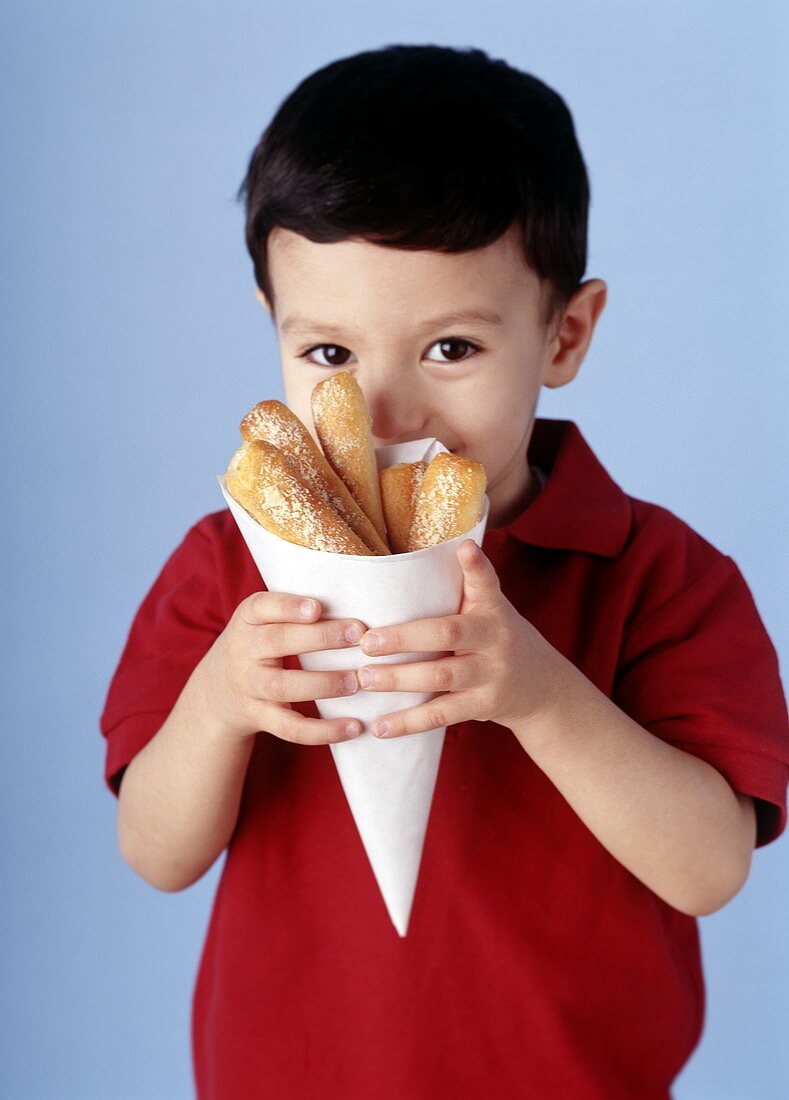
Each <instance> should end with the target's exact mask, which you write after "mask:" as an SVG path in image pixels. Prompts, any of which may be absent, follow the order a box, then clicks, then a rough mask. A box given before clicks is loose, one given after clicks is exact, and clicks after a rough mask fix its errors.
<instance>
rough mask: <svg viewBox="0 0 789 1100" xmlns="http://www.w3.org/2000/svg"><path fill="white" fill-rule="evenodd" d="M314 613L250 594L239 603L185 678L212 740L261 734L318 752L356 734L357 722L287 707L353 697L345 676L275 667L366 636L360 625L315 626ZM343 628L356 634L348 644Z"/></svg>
mask: <svg viewBox="0 0 789 1100" xmlns="http://www.w3.org/2000/svg"><path fill="white" fill-rule="evenodd" d="M303 607H306V609H305V610H303ZM321 610H322V608H321V605H320V602H319V601H318V600H314V599H308V600H305V598H304V597H303V596H293V595H287V594H285V593H281V592H256V593H254V595H252V596H248V597H247V598H246V599H245V600H242V601H241V603H240V604H239V605H238V607H237V608H236V610H235V611H234V612H233V616H232V618H231V619H230V621H229V622H228V624H227V626H226V627H225V629H224V630H223V631H222V633H221V634H220V635H219V637H218V638H217V639H216V641H215V642H214V644H213V645H212V646H211V648H210V649H209V651H208V652H207V653H206V655H205V657H203V659H202V661H201V662H200V663H199V664H198V666H197V668H196V669H195V671H194V673H193V678H194V683H193V685H192V689H193V691H195V692H196V693H197V702H198V705H199V706H200V707H201V708H202V709H203V711H204V712H208V714H210V715H211V716H212V717H213V720H214V723H215V725H216V728H217V730H218V731H219V735H220V736H222V737H231V738H241V739H244V738H247V737H250V736H253V735H254V734H255V733H257V732H258V731H259V730H266V731H268V732H269V733H273V734H274V736H275V737H281V738H282V739H283V740H284V741H295V742H297V743H298V744H302V745H326V744H329V743H331V742H336V741H347V740H349V739H350V738H351V737H355V736H356V735H357V734H359V733H360V732H361V728H362V727H361V723H360V722H359V721H358V719H352V720H351V719H343V718H333V719H324V718H306V717H305V716H304V715H303V714H300V713H299V712H298V711H295V710H293V709H292V707H291V705H290V704H291V703H295V702H305V701H308V700H315V699H333V698H337V697H339V696H342V695H353V694H354V693H355V692H356V691H358V690H359V687H358V683H357V681H356V674H355V672H353V671H352V670H351V671H348V670H345V671H342V670H338V671H331V672H311V671H306V670H302V669H285V668H284V667H283V664H284V658H285V657H286V656H288V655H289V654H294V653H312V652H315V651H317V650H321V649H347V648H349V647H350V646H353V645H358V644H359V638H360V637H361V636H362V634H363V633H364V631H365V630H366V629H367V628H366V626H365V624H364V623H362V622H360V621H359V620H358V619H322V620H320V621H317V620H318V618H319V616H320V613H321ZM351 627H356V629H357V634H356V637H355V638H353V637H350V636H348V635H347V634H346V631H347V630H348V629H349V628H351ZM348 722H351V724H352V728H353V730H354V732H353V733H351V732H349V730H348V728H347V724H348Z"/></svg>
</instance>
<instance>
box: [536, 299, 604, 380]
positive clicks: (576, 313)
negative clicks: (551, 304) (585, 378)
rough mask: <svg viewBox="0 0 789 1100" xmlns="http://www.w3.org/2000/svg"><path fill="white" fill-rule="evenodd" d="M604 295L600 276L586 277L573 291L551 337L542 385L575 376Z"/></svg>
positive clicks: (599, 312) (601, 308) (590, 337)
mask: <svg viewBox="0 0 789 1100" xmlns="http://www.w3.org/2000/svg"><path fill="white" fill-rule="evenodd" d="M607 295H608V287H607V286H606V284H605V283H604V282H603V280H602V279H587V280H586V282H585V283H581V285H580V286H579V288H578V290H576V292H575V294H573V296H572V298H571V299H570V301H569V302H568V303H567V305H566V306H565V309H564V313H563V314H562V319H561V322H560V324H559V327H558V330H557V332H556V335H555V336H554V338H553V340H552V341H551V345H550V348H549V351H548V357H547V361H546V365H545V377H544V378H543V385H544V386H547V387H548V388H549V389H556V388H558V387H559V386H566V385H567V383H568V382H572V380H573V378H575V376H576V374H577V373H578V370H579V368H580V366H581V363H582V362H583V360H584V356H585V355H586V353H587V351H588V349H589V345H590V343H591V342H592V334H593V332H594V329H595V325H596V324H597V319H598V317H599V316H600V314H601V313H602V312H603V307H604V306H605V303H606V297H607Z"/></svg>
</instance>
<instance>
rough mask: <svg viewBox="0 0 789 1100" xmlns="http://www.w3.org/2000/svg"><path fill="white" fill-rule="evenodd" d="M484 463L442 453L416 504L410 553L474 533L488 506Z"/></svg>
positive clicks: (431, 463) (438, 456) (409, 541)
mask: <svg viewBox="0 0 789 1100" xmlns="http://www.w3.org/2000/svg"><path fill="white" fill-rule="evenodd" d="M486 484H487V477H486V476H485V469H484V467H483V466H482V464H481V463H480V462H475V461H474V460H473V459H470V458H463V457H462V456H461V455H453V454H451V453H450V452H449V451H442V452H440V453H439V454H437V455H436V456H435V458H433V460H432V461H431V462H430V464H429V465H428V467H427V470H426V472H425V476H424V478H423V479H422V485H421V487H420V489H419V492H418V493H417V497H416V503H415V505H414V519H413V522H412V524H411V530H410V531H409V534H408V550H409V551H411V550H422V549H424V547H426V546H435V545H436V543H438V542H446V541H447V539H453V538H455V537H456V536H457V535H462V534H464V533H465V532H466V531H470V530H471V528H472V527H474V526H475V524H476V523H478V521H479V519H480V517H481V515H482V511H483V509H484V505H485V486H486Z"/></svg>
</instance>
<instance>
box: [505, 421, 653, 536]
mask: <svg viewBox="0 0 789 1100" xmlns="http://www.w3.org/2000/svg"><path fill="white" fill-rule="evenodd" d="M529 462H530V463H533V464H534V465H536V466H539V467H541V468H542V469H543V470H544V471H545V474H546V475H547V479H548V480H547V482H546V484H545V486H544V487H543V488H542V489H541V490H540V492H539V493H538V494H537V496H536V497H535V498H534V499H533V500H532V501H531V503H530V504H527V506H526V507H525V508H524V510H523V511H522V512H521V513H520V515H519V516H517V517H516V518H515V519H514V520H513V521H512V522H511V523H509V524H507V526H506V527H504V528H501V529H500V530H501V531H503V532H506V533H507V534H509V535H512V536H513V537H514V538H516V539H519V540H520V541H521V542H525V543H528V544H530V545H533V546H543V547H548V548H550V549H555V550H581V551H583V552H585V553H588V554H600V555H601V556H603V557H606V558H615V557H617V556H618V555H619V554H620V553H621V552H622V550H623V549H624V545H625V542H626V541H627V537H628V534H629V533H630V525H631V522H632V510H631V506H630V500H629V498H628V497H627V495H626V494H625V493H624V492H623V491H622V490H621V489H620V488H619V486H618V485H617V484H616V482H615V481H614V480H613V479H612V478H611V477H610V476H609V474H608V473H607V472H606V470H605V469H604V468H603V466H602V464H601V463H600V461H599V460H598V459H597V457H596V456H595V454H594V452H593V451H592V449H591V447H590V446H589V444H588V443H587V442H586V440H585V439H584V437H583V436H582V435H581V432H580V431H579V429H578V427H577V426H576V425H575V424H574V423H573V422H572V421H570V420H542V419H537V420H535V422H534V428H533V430H532V436H531V441H530V443H529Z"/></svg>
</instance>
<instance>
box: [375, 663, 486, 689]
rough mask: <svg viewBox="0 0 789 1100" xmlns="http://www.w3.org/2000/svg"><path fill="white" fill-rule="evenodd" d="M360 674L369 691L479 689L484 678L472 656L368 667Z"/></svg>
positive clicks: (478, 664)
mask: <svg viewBox="0 0 789 1100" xmlns="http://www.w3.org/2000/svg"><path fill="white" fill-rule="evenodd" d="M356 674H357V676H358V678H359V684H360V685H361V687H362V688H363V689H364V690H365V691H417V692H421V691H460V690H463V689H468V688H472V687H476V685H477V684H479V682H480V680H481V678H482V670H481V668H480V662H479V659H478V658H476V657H475V656H474V655H472V654H466V655H465V656H463V657H442V658H441V659H440V660H438V661H406V662H404V663H402V664H396V665H388V664H378V665H365V666H364V667H363V668H360V669H358V670H357V673H356Z"/></svg>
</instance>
